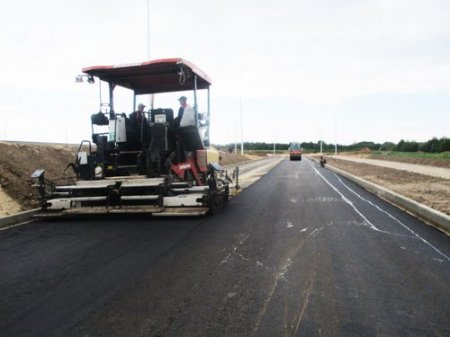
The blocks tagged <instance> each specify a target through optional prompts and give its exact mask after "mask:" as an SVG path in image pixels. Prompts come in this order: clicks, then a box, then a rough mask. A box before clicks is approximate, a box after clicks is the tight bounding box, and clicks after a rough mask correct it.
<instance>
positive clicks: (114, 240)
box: [0, 160, 450, 337]
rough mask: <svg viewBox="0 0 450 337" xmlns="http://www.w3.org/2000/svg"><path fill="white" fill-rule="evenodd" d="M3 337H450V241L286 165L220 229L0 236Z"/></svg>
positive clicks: (53, 226)
mask: <svg viewBox="0 0 450 337" xmlns="http://www.w3.org/2000/svg"><path fill="white" fill-rule="evenodd" d="M0 274H1V277H0V318H1V319H0V336H14V337H18V336H45V337H49V336H72V337H73V336H83V337H91V336H92V337H97V336H108V337H110V336H127V337H128V336H271V337H272V336H327V337H328V336H450V324H449V317H450V287H449V285H450V238H449V237H447V236H446V235H444V234H442V233H441V232H439V231H437V230H435V229H433V228H431V227H428V226H427V225H425V224H423V223H421V222H420V221H418V220H416V219H415V218H413V217H411V216H409V215H408V214H406V213H403V212H401V211H399V210H398V209H396V208H394V207H393V206H391V205H389V204H387V203H385V202H383V201H381V200H379V199H378V198H376V197H375V196H373V195H371V194H369V193H367V192H365V191H363V190H361V189H360V188H359V187H357V186H356V185H354V184H353V183H351V182H348V181H346V180H345V179H342V178H339V177H338V176H336V175H335V174H334V173H332V172H330V171H328V170H326V169H322V168H320V167H318V166H317V165H316V164H314V163H312V162H310V161H308V160H302V161H301V162H290V161H287V160H286V161H283V162H282V163H281V164H280V165H278V166H277V167H275V168H274V169H273V170H272V171H270V172H269V173H268V174H267V175H265V176H264V177H262V178H261V179H260V180H259V181H257V182H256V183H255V184H253V185H252V186H250V187H249V188H248V189H246V190H245V191H243V192H242V193H241V194H240V195H239V196H238V197H236V198H234V199H232V200H231V201H230V202H229V204H228V205H227V206H226V207H224V208H223V209H222V210H221V211H220V212H219V213H218V214H216V215H215V216H213V217H204V218H194V219H186V218H184V219H147V218H145V217H121V218H112V217H109V218H84V219H71V220H64V221H62V220H57V221H53V222H48V221H41V222H38V223H33V224H27V225H24V226H20V227H16V228H10V229H8V230H4V231H1V232H0Z"/></svg>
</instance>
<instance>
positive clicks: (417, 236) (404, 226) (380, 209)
mask: <svg viewBox="0 0 450 337" xmlns="http://www.w3.org/2000/svg"><path fill="white" fill-rule="evenodd" d="M334 175H335V176H336V178H337V179H338V180H339V182H340V183H341V184H342V185H343V186H344V187H345V188H346V189H348V190H349V191H350V192H352V193H353V194H355V195H356V196H357V197H358V198H360V199H361V200H363V201H365V202H367V203H368V204H370V205H372V206H373V207H375V208H376V209H378V210H379V211H380V212H382V213H385V214H386V215H387V216H388V217H390V218H391V219H393V220H395V221H397V222H398V223H399V224H400V225H401V226H402V227H403V228H405V229H406V230H408V231H409V232H410V233H411V234H413V235H414V236H415V237H416V239H418V240H420V241H422V242H423V243H425V244H426V245H428V246H429V247H431V248H432V249H434V250H435V251H436V252H437V253H438V254H439V255H441V256H443V257H445V258H446V259H447V260H448V261H449V262H450V257H448V256H447V255H445V254H444V253H442V252H441V251H440V250H439V249H437V248H436V247H435V246H433V245H432V244H431V243H429V242H428V241H427V240H425V239H424V238H422V237H421V236H420V235H419V234H417V233H416V232H414V231H413V230H412V229H411V228H409V227H408V226H406V225H405V224H404V223H403V222H401V221H400V220H399V219H397V218H396V217H395V216H393V215H392V214H391V213H389V212H388V211H386V210H384V209H382V208H381V207H379V206H378V205H375V204H374V203H373V202H371V201H370V200H367V199H365V198H363V197H362V196H361V195H359V194H358V193H356V192H355V191H354V190H352V189H351V188H350V187H348V186H347V185H346V184H345V183H344V182H343V181H342V180H341V178H340V177H339V176H338V175H336V174H334Z"/></svg>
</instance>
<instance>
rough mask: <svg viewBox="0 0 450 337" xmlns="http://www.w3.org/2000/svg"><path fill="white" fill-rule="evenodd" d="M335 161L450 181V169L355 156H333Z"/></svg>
mask: <svg viewBox="0 0 450 337" xmlns="http://www.w3.org/2000/svg"><path fill="white" fill-rule="evenodd" d="M331 158H333V159H337V160H347V161H352V162H356V163H363V164H369V165H375V166H381V167H388V168H393V169H396V170H401V171H408V172H413V173H419V174H424V175H428V176H432V177H437V178H444V179H450V169H448V168H445V167H435V166H428V165H418V164H409V163H402V162H398V161H388V160H379V159H367V158H359V157H354V156H342V155H341V156H331Z"/></svg>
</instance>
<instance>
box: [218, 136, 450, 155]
mask: <svg viewBox="0 0 450 337" xmlns="http://www.w3.org/2000/svg"><path fill="white" fill-rule="evenodd" d="M301 144H302V147H303V149H304V150H305V151H308V152H319V151H320V141H319V142H317V143H314V142H303V143H301ZM217 147H218V148H220V149H223V150H228V151H230V152H232V151H233V150H234V144H226V145H217ZM237 148H238V151H239V149H240V144H239V145H238V146H237ZM365 148H369V149H370V150H372V151H398V152H417V151H422V152H429V153H441V152H445V151H450V138H446V137H442V138H439V139H438V138H436V137H434V138H432V139H430V140H428V141H426V142H416V141H407V140H403V139H402V140H400V141H399V142H398V143H397V144H395V143H392V142H384V143H374V142H359V143H353V144H351V145H339V144H338V145H337V149H338V151H359V150H362V149H365ZM244 149H245V150H246V151H273V150H274V143H264V142H244ZM275 149H276V150H277V151H286V150H288V149H289V143H275ZM334 149H335V145H334V144H329V143H326V142H322V151H323V152H332V151H334Z"/></svg>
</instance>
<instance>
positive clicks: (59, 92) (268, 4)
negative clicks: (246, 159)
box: [0, 0, 450, 144]
mask: <svg viewBox="0 0 450 337" xmlns="http://www.w3.org/2000/svg"><path fill="white" fill-rule="evenodd" d="M147 4H148V2H147V0H130V1H125V0H121V1H119V0H90V1H88V0H72V1H65V0H46V1H31V0H21V1H8V2H7V3H5V4H3V5H2V9H1V11H0V23H1V25H2V29H1V30H0V45H1V47H2V52H1V53H0V61H1V63H0V64H1V66H0V67H1V75H0V76H1V77H0V78H1V80H0V139H3V140H22V141H43V142H71V143H78V142H79V141H81V140H82V139H89V138H90V132H91V126H90V115H91V114H92V113H95V112H97V111H98V109H99V100H98V92H99V90H98V85H89V84H87V83H81V84H80V83H75V80H74V79H75V76H76V75H78V74H80V73H81V69H82V68H83V67H87V66H93V65H111V64H123V63H132V62H141V61H146V60H147V59H148V41H150V58H151V59H157V58H167V57H182V58H185V59H187V60H189V61H191V62H193V63H194V64H196V65H197V66H198V67H200V68H201V69H202V70H204V71H205V72H206V73H207V74H208V75H209V76H210V77H211V79H212V84H213V85H212V87H211V100H212V101H211V114H212V116H211V118H212V129H211V140H212V142H213V143H216V144H224V143H231V142H233V141H234V140H235V139H236V138H237V139H238V140H240V135H241V129H240V126H241V115H242V125H243V132H242V135H243V139H244V141H265V142H273V141H277V142H284V143H286V142H290V141H314V142H316V141H318V140H319V139H321V138H322V139H324V140H325V141H326V142H328V143H334V141H335V139H337V142H338V143H340V144H351V143H354V142H359V141H375V142H384V141H392V142H398V141H399V140H400V139H405V140H416V141H426V140H428V139H430V138H432V137H433V136H436V137H444V136H446V137H450V20H449V18H450V1H448V0H424V1H421V0H371V1H364V0H342V1H339V0H314V1H311V0H308V1H303V0H278V1H265V0H259V1H256V0H254V1H244V0H241V1H235V0H227V1H207V0H204V1H200V0H192V1H189V2H187V1H185V0H184V1H181V0H171V1H167V0H149V7H150V16H149V17H150V21H149V23H150V39H148V34H147V31H148V30H147V27H148V26H147V25H148V20H147ZM122 96H123V97H122ZM125 97H126V98H129V103H128V102H127V103H125ZM188 97H189V96H188ZM176 98H177V96H176V95H175V96H174V97H172V98H170V99H169V100H168V98H167V97H165V98H159V97H158V96H157V97H156V98H155V105H156V107H160V106H159V104H163V106H161V107H166V108H169V107H170V108H173V109H174V110H176V109H177V108H178V102H177V101H176ZM189 98H190V101H191V103H192V97H189ZM120 99H122V100H123V102H124V103H123V105H122V106H121V107H120V112H122V111H124V112H127V113H129V112H131V109H132V105H131V104H132V103H131V101H132V94H131V93H129V95H127V94H125V93H123V95H121V96H120ZM144 101H145V100H144ZM204 106H205V108H206V105H205V104H204ZM200 110H202V102H200ZM236 135H237V137H236Z"/></svg>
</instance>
